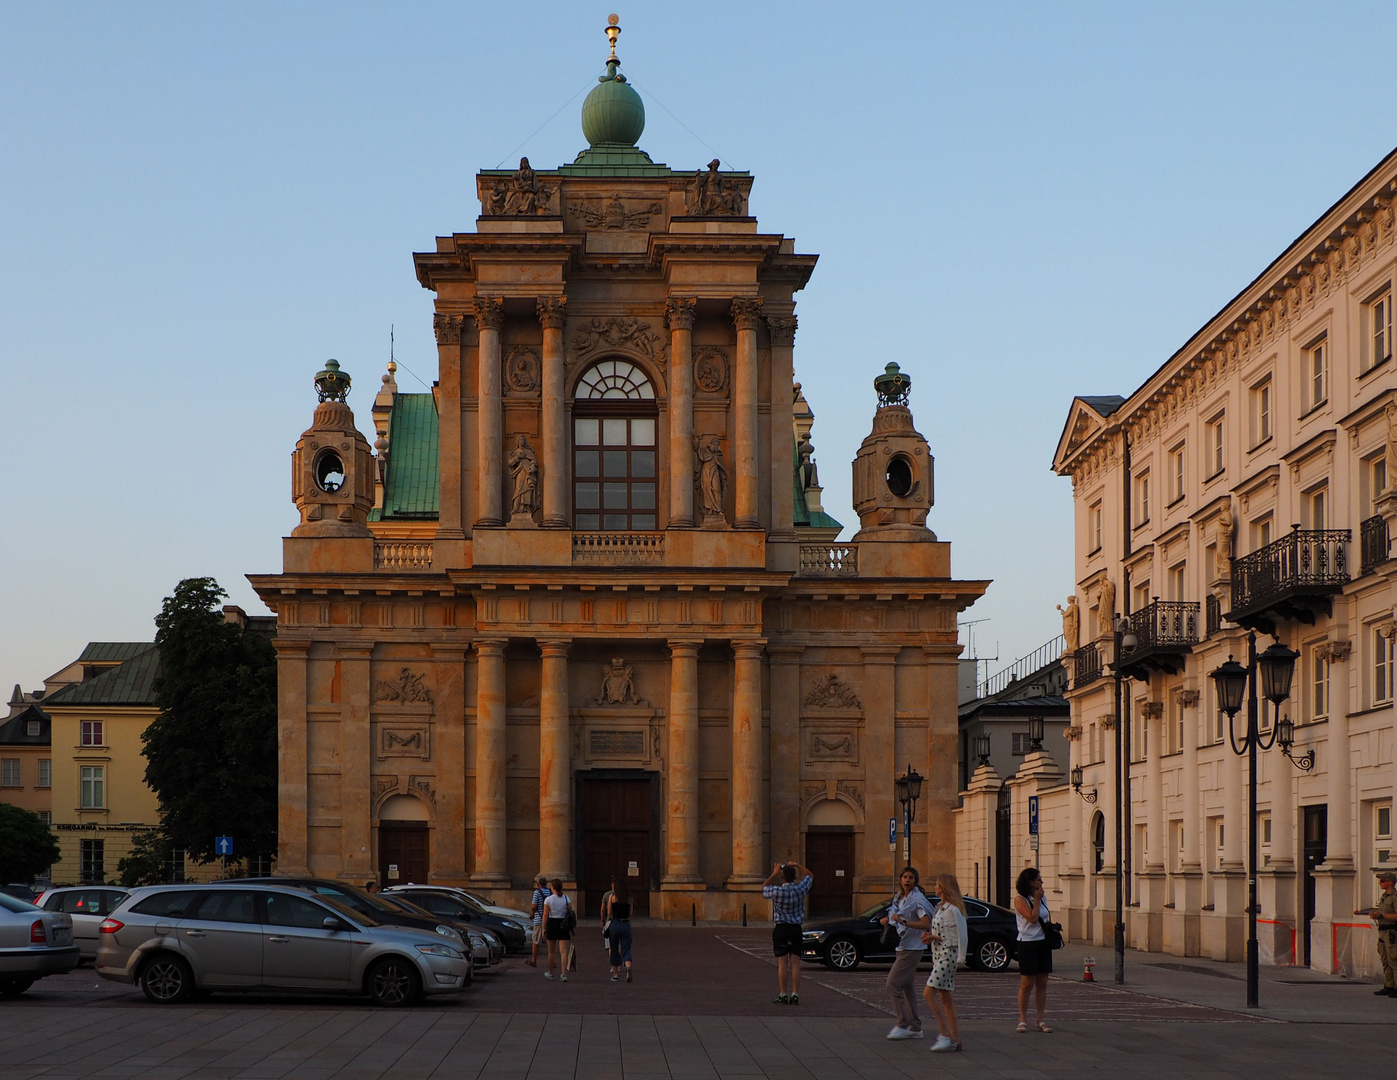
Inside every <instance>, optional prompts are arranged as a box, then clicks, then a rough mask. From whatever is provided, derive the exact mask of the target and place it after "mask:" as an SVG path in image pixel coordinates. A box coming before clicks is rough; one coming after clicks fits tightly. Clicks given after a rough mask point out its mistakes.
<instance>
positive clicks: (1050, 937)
mask: <svg viewBox="0 0 1397 1080" xmlns="http://www.w3.org/2000/svg"><path fill="white" fill-rule="evenodd" d="M1043 940H1044V941H1046V942H1047V943H1048V948H1050V949H1053V950H1057V949H1060V948H1062V947H1063V945H1065V944H1066V942H1065V941H1064V940H1063V937H1062V923H1055V922H1048V921H1046V920H1044V922H1043Z"/></svg>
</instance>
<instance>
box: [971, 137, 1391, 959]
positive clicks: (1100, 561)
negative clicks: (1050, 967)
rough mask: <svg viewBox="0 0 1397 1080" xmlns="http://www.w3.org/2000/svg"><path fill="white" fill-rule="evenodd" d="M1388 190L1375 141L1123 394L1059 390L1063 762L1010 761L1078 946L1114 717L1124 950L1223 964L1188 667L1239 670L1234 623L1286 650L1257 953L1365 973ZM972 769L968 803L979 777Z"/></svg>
mask: <svg viewBox="0 0 1397 1080" xmlns="http://www.w3.org/2000/svg"><path fill="white" fill-rule="evenodd" d="M1394 197H1397V153H1394V154H1392V155H1389V156H1388V157H1387V158H1385V159H1384V160H1383V161H1382V162H1380V163H1379V164H1378V165H1377V167H1376V168H1374V169H1373V171H1372V172H1370V173H1369V174H1368V175H1367V176H1365V177H1363V179H1362V180H1360V181H1359V182H1358V183H1357V184H1356V185H1355V186H1354V187H1353V188H1352V189H1351V190H1350V191H1348V192H1347V193H1346V194H1344V195H1343V197H1342V198H1340V199H1339V201H1338V202H1336V203H1335V204H1334V205H1333V206H1332V207H1330V208H1329V209H1328V210H1326V211H1325V212H1324V214H1323V215H1322V216H1321V217H1320V218H1319V219H1318V220H1317V221H1316V222H1315V223H1314V224H1313V225H1312V226H1310V227H1309V228H1308V229H1306V230H1305V232H1304V233H1303V234H1302V235H1301V236H1299V237H1298V238H1297V239H1296V240H1295V241H1294V243H1292V244H1291V245H1290V246H1289V247H1288V248H1286V250H1285V251H1283V252H1282V253H1280V255H1278V256H1277V258H1276V259H1275V261H1274V262H1272V263H1271V265H1270V266H1268V267H1266V268H1265V269H1264V270H1263V271H1262V272H1261V273H1260V274H1259V275H1258V276H1257V278H1256V279H1255V280H1254V281H1253V282H1252V283H1251V284H1250V285H1248V286H1247V287H1246V288H1245V289H1243V290H1242V292H1240V293H1239V294H1238V295H1237V296H1236V297H1234V298H1233V299H1231V300H1229V301H1228V302H1227V303H1226V304H1225V305H1224V306H1223V307H1222V308H1221V310H1220V311H1218V313H1217V314H1216V315H1215V316H1213V318H1212V319H1210V320H1209V321H1208V322H1207V323H1206V324H1205V325H1204V326H1202V327H1201V328H1200V329H1199V330H1198V332H1197V333H1196V334H1194V335H1193V336H1192V337H1191V338H1190V339H1189V340H1188V341H1186V342H1184V343H1183V344H1182V345H1181V346H1180V348H1179V349H1178V351H1177V352H1176V353H1174V355H1172V356H1171V357H1169V358H1168V359H1167V360H1166V361H1165V362H1164V363H1163V364H1162V365H1161V366H1160V367H1159V368H1158V370H1156V371H1155V372H1154V373H1153V374H1152V375H1150V376H1149V377H1148V378H1147V379H1146V380H1145V382H1144V383H1143V384H1142V385H1141V386H1140V387H1139V388H1138V389H1136V390H1135V391H1134V392H1133V393H1131V394H1130V395H1129V396H1128V397H1125V398H1121V397H1078V398H1075V399H1074V400H1073V402H1072V405H1071V408H1070V411H1069V414H1068V417H1067V422H1066V425H1065V428H1064V430H1063V434H1062V438H1061V441H1060V443H1059V445H1058V447H1057V451H1056V454H1055V456H1054V459H1053V467H1054V469H1055V470H1056V471H1057V472H1058V473H1059V474H1061V475H1063V476H1070V477H1071V479H1072V490H1073V499H1074V504H1075V530H1076V574H1077V581H1076V587H1075V590H1074V594H1073V596H1072V598H1071V601H1070V602H1069V604H1068V605H1066V607H1067V612H1068V613H1067V615H1066V616H1065V618H1064V625H1065V629H1066V631H1067V633H1068V636H1069V638H1071V637H1073V636H1075V637H1076V639H1077V640H1075V641H1069V649H1074V648H1075V651H1074V652H1069V667H1070V669H1071V673H1072V674H1073V685H1072V689H1071V690H1070V691H1069V694H1068V696H1069V698H1070V700H1071V715H1072V727H1071V729H1070V732H1071V734H1072V735H1073V736H1074V741H1073V742H1072V744H1071V745H1072V752H1071V759H1070V761H1060V762H1055V763H1054V762H1044V761H1037V762H1034V763H1032V768H1029V769H1027V770H1026V771H1025V770H1021V773H1022V774H1023V775H1021V776H1020V777H1018V778H1017V779H1018V780H1019V781H1020V783H1019V787H1018V789H1017V790H1021V791H1023V792H1024V793H1028V792H1030V791H1031V792H1034V793H1040V797H1041V798H1042V799H1043V802H1042V809H1041V811H1040V817H1041V821H1042V825H1041V828H1040V831H1041V833H1042V837H1041V839H1042V842H1041V844H1040V848H1039V851H1040V852H1041V855H1042V859H1043V861H1044V863H1045V864H1047V865H1048V868H1049V870H1050V873H1051V877H1052V881H1053V886H1054V887H1055V888H1057V889H1058V890H1060V894H1061V896H1062V898H1063V901H1064V902H1065V904H1066V905H1067V907H1068V908H1069V909H1070V928H1071V932H1072V935H1073V936H1074V937H1078V938H1083V937H1084V938H1087V939H1089V940H1092V941H1097V942H1102V943H1105V942H1107V941H1109V940H1110V938H1111V934H1112V925H1113V923H1114V920H1115V912H1114V906H1115V898H1114V873H1115V851H1114V834H1115V823H1114V813H1115V810H1114V808H1115V805H1116V802H1117V798H1116V794H1117V793H1116V791H1115V786H1114V783H1113V777H1114V773H1115V768H1114V746H1115V732H1114V727H1115V725H1116V724H1117V723H1118V722H1122V723H1124V724H1125V732H1126V734H1127V735H1128V742H1127V745H1128V747H1129V748H1130V753H1129V763H1128V775H1129V783H1130V790H1129V792H1128V795H1127V798H1126V799H1125V802H1126V805H1127V806H1128V807H1129V810H1128V817H1127V819H1126V822H1125V835H1126V837H1127V843H1128V849H1127V853H1126V860H1127V864H1126V871H1127V884H1128V888H1129V890H1130V908H1129V914H1128V918H1127V925H1128V927H1129V931H1128V932H1129V936H1130V939H1131V941H1132V943H1133V944H1135V945H1136V946H1138V947H1140V948H1148V949H1151V950H1163V951H1167V952H1172V953H1176V954H1181V955H1199V954H1201V955H1205V956H1212V957H1216V958H1220V959H1221V958H1227V959H1240V958H1241V957H1242V956H1243V955H1244V943H1245V936H1246V903H1247V899H1246V896H1247V890H1246V874H1245V859H1246V844H1247V830H1248V822H1247V809H1246V807H1247V771H1246V765H1245V760H1244V758H1242V757H1239V756H1238V755H1237V754H1235V753H1233V752H1232V750H1231V749H1230V746H1229V736H1228V725H1227V718H1226V715H1225V714H1223V713H1221V712H1220V711H1219V709H1218V705H1217V698H1216V694H1215V688H1214V685H1213V682H1212V679H1211V678H1210V677H1209V674H1210V673H1211V672H1212V671H1213V670H1215V669H1216V668H1217V667H1218V666H1219V665H1221V664H1222V663H1223V662H1224V661H1225V660H1227V658H1228V657H1229V656H1236V657H1237V658H1238V659H1240V660H1242V661H1243V662H1245V660H1246V655H1247V641H1246V635H1247V633H1248V632H1249V631H1253V630H1254V631H1256V632H1257V634H1258V637H1259V641H1258V648H1259V649H1262V648H1265V647H1266V646H1267V645H1269V644H1270V643H1271V641H1272V640H1273V639H1274V640H1278V641H1281V642H1283V643H1284V644H1286V645H1288V646H1289V647H1290V648H1292V649H1294V650H1296V651H1298V652H1299V654H1300V659H1299V662H1298V665H1297V668H1296V671H1295V678H1294V683H1293V687H1292V693H1291V696H1290V699H1289V700H1288V701H1287V702H1285V703H1284V704H1283V705H1282V706H1281V709H1280V717H1274V716H1269V715H1265V714H1263V719H1264V722H1265V725H1266V726H1265V728H1264V734H1265V736H1266V737H1267V738H1269V736H1270V734H1271V727H1270V725H1271V724H1272V723H1273V722H1275V721H1276V720H1279V719H1282V718H1288V719H1289V720H1290V721H1291V722H1292V723H1293V724H1294V741H1293V745H1292V746H1291V747H1290V751H1289V755H1287V754H1285V753H1283V752H1282V748H1281V747H1280V746H1279V745H1278V746H1277V747H1275V748H1274V749H1271V750H1268V751H1265V752H1264V753H1262V754H1261V759H1260V774H1259V778H1258V783H1257V792H1256V795H1257V807H1258V818H1257V821H1256V823H1255V825H1256V828H1257V832H1258V838H1259V844H1260V866H1261V872H1260V898H1261V911H1260V932H1261V936H1262V954H1263V958H1264V959H1268V960H1270V961H1273V962H1276V963H1291V962H1295V963H1299V964H1307V963H1308V964H1309V965H1310V966H1312V967H1315V968H1318V969H1322V970H1336V969H1337V970H1341V971H1349V972H1363V971H1365V970H1368V969H1371V967H1372V965H1373V964H1374V963H1375V960H1374V958H1373V930H1372V924H1371V923H1370V922H1369V921H1368V920H1366V919H1363V918H1361V917H1359V918H1356V917H1354V915H1353V914H1352V912H1353V910H1354V909H1355V908H1358V907H1363V906H1366V905H1368V904H1370V903H1372V902H1373V900H1374V897H1375V892H1376V888H1377V886H1376V882H1375V879H1374V875H1373V873H1372V870H1373V869H1374V868H1375V867H1382V866H1391V865H1393V861H1394V860H1393V844H1392V803H1393V793H1394V785H1397V769H1395V767H1394V733H1397V727H1394V718H1393V717H1394V713H1393V673H1394V662H1393V642H1394V635H1395V634H1397V630H1394V627H1397V620H1394V602H1397V595H1395V594H1394V588H1393V579H1394V576H1397V562H1394V561H1393V550H1392V547H1391V540H1392V539H1394V538H1397V530H1394V529H1393V527H1392V521H1393V518H1394V516H1397V495H1394V494H1393V490H1392V486H1391V483H1390V478H1391V477H1392V476H1393V475H1394V469H1397V367H1394V364H1393V361H1392V332H1393V326H1392V305H1393V284H1394V276H1397V243H1394V238H1395V236H1397V234H1394V228H1393V206H1394ZM1121 615H1123V616H1125V617H1126V618H1128V620H1129V624H1130V629H1131V632H1132V633H1133V634H1134V636H1135V637H1136V639H1137V646H1136V648H1135V650H1134V651H1133V652H1131V653H1129V654H1128V655H1123V656H1122V657H1120V658H1119V660H1120V669H1121V670H1122V671H1123V672H1124V673H1125V675H1126V683H1125V691H1124V694H1123V703H1122V708H1121V717H1120V718H1119V720H1118V718H1117V717H1116V715H1115V711H1116V710H1115V706H1114V700H1113V699H1114V685H1113V682H1114V680H1113V672H1114V670H1115V668H1114V667H1113V664H1114V663H1115V661H1116V659H1117V658H1116V657H1114V656H1113V655H1112V652H1113V641H1112V634H1111V626H1112V618H1113V616H1121ZM1268 709H1269V707H1268ZM1238 722H1239V730H1241V731H1244V729H1245V712H1243V713H1242V714H1239V716H1238ZM1073 767H1080V768H1081V769H1082V770H1083V772H1082V776H1083V783H1082V789H1081V791H1080V792H1076V793H1074V792H1073V791H1072V790H1071V789H1070V785H1069V783H1068V781H1069V778H1070V776H1071V769H1072V768H1073ZM980 780H981V782H982V783H981V788H980V790H983V791H984V793H985V795H986V796H988V795H989V793H990V790H991V789H992V788H993V787H994V784H995V783H996V782H997V781H995V780H994V778H991V777H988V776H982V777H980ZM986 785H988V786H986ZM971 786H972V787H975V784H974V783H972V785H971ZM1087 796H1091V797H1093V798H1095V801H1094V802H1088V801H1086V797H1087ZM1016 798H1017V796H1016ZM1016 805H1017V804H1016ZM1015 815H1016V820H1017V815H1018V810H1017V809H1016V810H1015ZM982 816H983V815H982ZM1023 854H1024V853H1023V852H1021V851H1019V850H1017V849H1016V852H1015V857H1016V858H1021V857H1023Z"/></svg>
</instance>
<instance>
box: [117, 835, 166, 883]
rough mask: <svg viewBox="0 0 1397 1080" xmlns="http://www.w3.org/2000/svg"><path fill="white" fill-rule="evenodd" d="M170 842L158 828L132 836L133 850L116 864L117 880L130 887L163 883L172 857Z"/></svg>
mask: <svg viewBox="0 0 1397 1080" xmlns="http://www.w3.org/2000/svg"><path fill="white" fill-rule="evenodd" d="M170 850H171V848H170V842H169V841H168V840H166V839H165V838H164V837H163V836H161V835H160V832H159V831H158V830H156V829H150V830H148V831H146V832H142V833H137V834H136V835H135V836H133V837H132V838H131V851H130V854H128V855H127V856H126V857H125V858H122V859H118V860H117V864H116V876H117V880H118V881H119V882H121V884H123V885H125V886H126V887H127V888H128V889H130V888H133V887H134V886H136V885H162V884H164V882H165V866H166V863H167V862H168V861H169V858H170Z"/></svg>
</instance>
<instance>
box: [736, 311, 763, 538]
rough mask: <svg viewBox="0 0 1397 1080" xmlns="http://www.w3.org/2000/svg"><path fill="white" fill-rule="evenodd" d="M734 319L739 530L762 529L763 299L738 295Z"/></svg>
mask: <svg viewBox="0 0 1397 1080" xmlns="http://www.w3.org/2000/svg"><path fill="white" fill-rule="evenodd" d="M732 321H733V325H734V326H736V327H737V363H736V365H735V368H736V370H735V371H734V372H733V412H734V418H735V421H736V425H735V426H736V428H737V432H736V434H737V439H736V442H737V453H736V455H735V458H736V460H735V462H734V464H735V471H736V474H737V499H736V509H737V515H736V520H735V521H734V522H733V527H734V528H736V529H760V528H761V527H762V523H761V515H760V512H759V510H758V506H757V491H758V484H757V470H758V468H759V465H758V459H759V457H760V455H759V454H758V452H757V330H758V328H759V327H760V326H761V324H762V300H761V297H757V296H743V297H738V298H737V299H736V300H734V301H733V302H732Z"/></svg>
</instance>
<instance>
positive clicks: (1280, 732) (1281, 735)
mask: <svg viewBox="0 0 1397 1080" xmlns="http://www.w3.org/2000/svg"><path fill="white" fill-rule="evenodd" d="M1276 742H1278V743H1280V744H1281V753H1283V754H1286V755H1289V753H1290V748H1291V747H1292V746H1294V745H1295V721H1294V720H1292V719H1291V718H1290V717H1288V716H1283V717H1281V718H1280V720H1278V721H1276Z"/></svg>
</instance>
